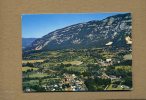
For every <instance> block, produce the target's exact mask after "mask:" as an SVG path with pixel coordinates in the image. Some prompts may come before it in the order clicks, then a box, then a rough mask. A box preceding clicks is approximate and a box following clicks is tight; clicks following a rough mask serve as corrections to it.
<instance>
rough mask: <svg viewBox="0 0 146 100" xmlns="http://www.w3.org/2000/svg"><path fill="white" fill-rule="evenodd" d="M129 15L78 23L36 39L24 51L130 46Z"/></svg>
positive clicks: (130, 27) (130, 26)
mask: <svg viewBox="0 0 146 100" xmlns="http://www.w3.org/2000/svg"><path fill="white" fill-rule="evenodd" d="M131 29H132V20H131V14H130V13H126V14H118V15H115V16H110V17H107V18H105V19H103V20H92V21H89V22H84V23H78V24H74V25H71V26H67V27H65V28H62V29H58V30H55V31H53V32H50V33H48V34H47V35H45V36H43V37H42V38H39V39H36V40H35V41H34V42H32V43H31V45H30V46H29V47H28V48H26V50H58V49H71V48H73V49H78V48H92V47H106V46H112V47H116V48H117V47H118V48H120V47H122V48H125V47H126V48H127V47H130V46H131V44H132V39H131Z"/></svg>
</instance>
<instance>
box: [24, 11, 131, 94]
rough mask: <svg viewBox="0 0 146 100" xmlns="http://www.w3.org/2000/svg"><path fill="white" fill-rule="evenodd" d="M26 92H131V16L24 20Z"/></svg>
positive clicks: (39, 16) (48, 16) (115, 14)
mask: <svg viewBox="0 0 146 100" xmlns="http://www.w3.org/2000/svg"><path fill="white" fill-rule="evenodd" d="M21 18H22V19H21V20H22V66H21V67H22V89H23V91H24V92H69V91H72V92H88V91H89V92H98V91H129V90H132V89H133V85H132V15H131V13H129V12H106V13H64V14H61V13H60V14H23V15H22V16H21Z"/></svg>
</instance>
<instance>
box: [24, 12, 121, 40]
mask: <svg viewBox="0 0 146 100" xmlns="http://www.w3.org/2000/svg"><path fill="white" fill-rule="evenodd" d="M116 14H121V13H118V12H115V13H75V14H69V13H67V14H23V15H22V37H23V38H40V37H42V36H44V35H46V34H48V33H49V32H52V31H54V30H56V29H60V28H63V27H66V26H69V25H72V24H77V23H82V22H87V21H91V20H102V19H104V18H106V17H108V16H112V15H116Z"/></svg>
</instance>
